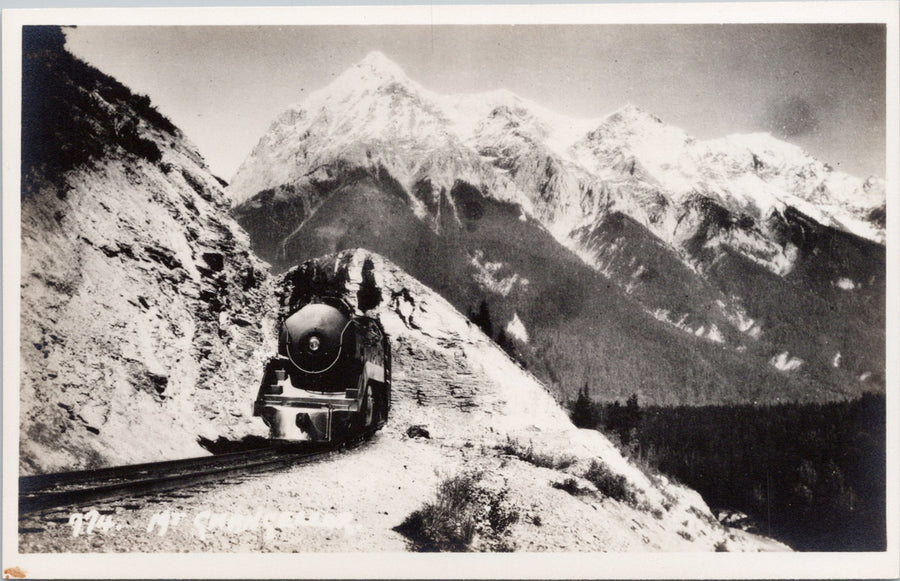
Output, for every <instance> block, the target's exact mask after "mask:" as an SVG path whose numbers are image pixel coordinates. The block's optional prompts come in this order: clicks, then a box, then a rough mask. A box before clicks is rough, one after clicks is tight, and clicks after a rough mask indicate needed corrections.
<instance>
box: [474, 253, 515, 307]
mask: <svg viewBox="0 0 900 581" xmlns="http://www.w3.org/2000/svg"><path fill="white" fill-rule="evenodd" d="M471 264H472V266H474V267H475V280H476V281H478V283H479V284H480V285H481V286H483V287H484V288H485V289H486V290H489V291H491V292H494V293H497V294H499V295H503V296H509V293H510V292H512V290H513V289H514V288H515V287H516V286H521V287H527V286H528V284H529V281H528V279H527V278H525V277H522V276H519V274H518V273H516V272H514V273H512V274H508V275H506V276H504V275H503V274H502V273H503V272H504V271H507V270H508V268H506V265H505V264H503V263H502V262H490V261H487V260H485V259H484V252H482V251H481V250H476V251H475V254H474V255H473V256H472V258H471Z"/></svg>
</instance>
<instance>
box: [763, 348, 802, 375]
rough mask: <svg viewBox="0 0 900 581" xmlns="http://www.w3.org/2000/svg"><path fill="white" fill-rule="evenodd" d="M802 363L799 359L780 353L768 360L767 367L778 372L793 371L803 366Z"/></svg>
mask: <svg viewBox="0 0 900 581" xmlns="http://www.w3.org/2000/svg"><path fill="white" fill-rule="evenodd" d="M803 363H804V361H803V360H802V359H800V358H799V357H792V356H791V354H790V353H788V352H787V351H782V352H781V353H779V354H778V355H774V356H773V357H772V358H771V359H769V365H771V366H772V367H774V368H775V369H778V370H779V371H795V370H797V369H800V367H802V366H803Z"/></svg>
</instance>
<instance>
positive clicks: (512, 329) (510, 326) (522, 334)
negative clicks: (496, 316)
mask: <svg viewBox="0 0 900 581" xmlns="http://www.w3.org/2000/svg"><path fill="white" fill-rule="evenodd" d="M506 334H507V335H509V336H511V337H515V338H516V339H518V340H519V341H521V342H522V343H528V329H526V328H525V323H523V322H522V319H520V318H519V313H513V318H512V319H511V320H510V321H509V323H507V324H506Z"/></svg>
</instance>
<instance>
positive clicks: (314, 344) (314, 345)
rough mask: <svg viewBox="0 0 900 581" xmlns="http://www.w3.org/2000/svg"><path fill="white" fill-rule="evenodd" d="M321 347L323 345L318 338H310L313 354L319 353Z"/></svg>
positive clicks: (310, 347) (310, 348)
mask: <svg viewBox="0 0 900 581" xmlns="http://www.w3.org/2000/svg"><path fill="white" fill-rule="evenodd" d="M320 345H321V343H320V342H319V338H318V337H310V338H309V350H310V351H313V352H315V351H318V350H319V346H320Z"/></svg>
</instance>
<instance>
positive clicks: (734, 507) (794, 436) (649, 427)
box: [572, 392, 887, 551]
mask: <svg viewBox="0 0 900 581" xmlns="http://www.w3.org/2000/svg"><path fill="white" fill-rule="evenodd" d="M572 416H573V421H575V422H576V424H578V425H580V426H582V427H596V428H599V429H601V430H603V431H604V432H606V433H608V434H611V435H613V436H614V437H615V438H618V440H619V441H620V442H621V444H622V447H623V449H624V450H625V452H626V453H627V454H629V455H630V456H631V457H632V458H634V459H635V460H636V461H638V462H639V463H641V464H643V465H644V466H645V467H648V468H649V469H651V470H658V471H659V472H662V473H664V474H666V475H668V476H670V477H672V478H674V479H676V480H677V481H679V482H681V483H683V484H685V485H687V486H689V487H691V488H693V489H695V490H697V491H698V492H699V493H700V494H701V495H702V496H703V498H704V499H705V500H706V502H707V504H709V506H710V508H712V509H713V510H714V511H723V510H724V511H740V512H743V513H745V514H746V515H748V516H749V517H750V520H751V521H752V522H753V523H754V524H755V529H756V530H757V531H758V532H760V533H762V534H765V535H769V536H771V537H774V538H776V539H778V540H781V541H782V542H785V543H787V544H788V545H790V546H791V547H792V548H794V549H796V550H800V551H884V550H885V549H886V542H887V541H886V522H885V510H886V507H885V494H886V492H885V461H886V457H885V431H886V418H885V398H884V395H882V394H880V395H875V394H865V395H863V396H862V397H861V398H859V399H856V400H853V401H849V402H835V403H827V404H794V403H791V404H780V405H769V406H753V405H727V406H704V407H690V406H682V407H646V408H641V407H640V405H639V404H638V399H637V397H636V396H632V397H631V398H629V399H628V401H627V402H626V403H625V404H624V405H622V404H619V403H618V402H615V403H613V404H605V405H599V404H594V403H591V402H590V400H589V399H588V398H587V397H586V394H585V393H584V392H583V393H582V394H580V396H579V399H578V400H577V401H576V402H575V404H574V405H573V409H572Z"/></svg>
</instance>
